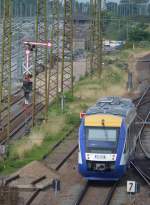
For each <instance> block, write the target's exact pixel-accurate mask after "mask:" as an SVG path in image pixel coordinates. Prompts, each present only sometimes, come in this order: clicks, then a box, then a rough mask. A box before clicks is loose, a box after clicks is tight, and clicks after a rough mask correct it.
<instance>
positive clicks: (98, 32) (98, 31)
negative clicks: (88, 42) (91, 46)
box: [94, 0, 102, 77]
mask: <svg viewBox="0 0 150 205" xmlns="http://www.w3.org/2000/svg"><path fill="white" fill-rule="evenodd" d="M94 3H95V16H94V17H95V67H96V70H97V71H98V75H99V77H100V76H101V72H102V24H101V0H95V2H94Z"/></svg>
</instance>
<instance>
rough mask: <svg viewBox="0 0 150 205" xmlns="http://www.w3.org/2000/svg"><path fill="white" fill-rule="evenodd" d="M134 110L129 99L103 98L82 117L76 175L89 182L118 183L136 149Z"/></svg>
mask: <svg viewBox="0 0 150 205" xmlns="http://www.w3.org/2000/svg"><path fill="white" fill-rule="evenodd" d="M136 115H137V114H136V107H135V105H134V104H133V103H132V101H131V100H130V99H127V98H121V97H113V96H109V97H105V98H102V99H101V100H99V101H98V102H97V103H96V105H94V106H92V107H90V108H89V109H88V110H87V112H86V113H84V114H83V113H82V114H81V116H82V117H81V118H82V120H81V125H80V128H79V154H78V167H79V172H80V174H81V175H82V176H84V177H85V178H86V179H88V180H100V181H117V180H119V179H120V178H121V177H122V176H123V175H124V174H125V172H126V170H127V167H128V164H129V159H130V157H131V156H132V154H133V152H134V150H135V147H136V141H137V138H136V132H135V130H136V129H135V119H136Z"/></svg>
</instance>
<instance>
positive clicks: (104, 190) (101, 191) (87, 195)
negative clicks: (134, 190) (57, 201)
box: [74, 182, 118, 205]
mask: <svg viewBox="0 0 150 205" xmlns="http://www.w3.org/2000/svg"><path fill="white" fill-rule="evenodd" d="M117 185H118V182H115V183H114V184H111V185H110V184H108V185H106V184H99V183H98V182H95V183H93V182H92V183H91V182H86V184H85V186H84V189H83V190H82V192H81V194H80V195H79V198H78V199H77V201H76V202H75V204H74V205H91V204H94V205H96V204H100V205H109V204H110V202H111V199H112V197H113V194H114V192H115V190H116V188H117Z"/></svg>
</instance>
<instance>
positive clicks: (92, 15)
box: [88, 0, 95, 74]
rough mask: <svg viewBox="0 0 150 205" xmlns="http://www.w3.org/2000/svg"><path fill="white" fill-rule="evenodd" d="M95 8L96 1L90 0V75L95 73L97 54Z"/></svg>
mask: <svg viewBox="0 0 150 205" xmlns="http://www.w3.org/2000/svg"><path fill="white" fill-rule="evenodd" d="M94 46H95V7H94V0H90V25H89V55H88V57H89V59H90V74H93V73H94V70H95V67H94V54H95V50H94V49H95V47H94Z"/></svg>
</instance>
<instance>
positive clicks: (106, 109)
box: [86, 96, 136, 124]
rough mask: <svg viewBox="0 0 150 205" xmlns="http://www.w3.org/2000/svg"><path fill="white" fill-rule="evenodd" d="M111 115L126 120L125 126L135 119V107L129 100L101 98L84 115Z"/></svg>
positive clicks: (112, 97) (110, 97)
mask: <svg viewBox="0 0 150 205" xmlns="http://www.w3.org/2000/svg"><path fill="white" fill-rule="evenodd" d="M93 114H111V115H118V116H121V117H124V118H126V122H127V124H128V123H129V124H130V122H131V121H132V120H133V119H134V118H135V116H136V107H135V105H134V103H133V102H132V100H130V99H129V98H122V97H117V96H108V97H104V98H101V99H100V100H98V101H97V103H96V104H95V105H94V106H92V107H90V108H89V109H88V110H87V112H86V115H93Z"/></svg>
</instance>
